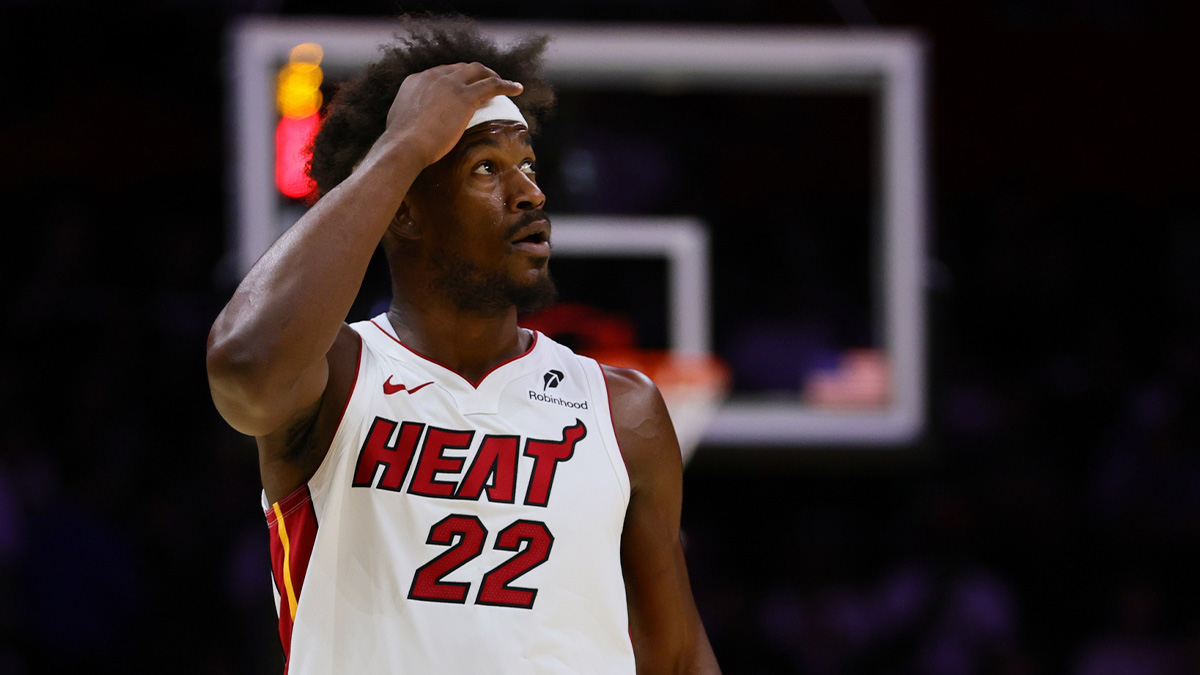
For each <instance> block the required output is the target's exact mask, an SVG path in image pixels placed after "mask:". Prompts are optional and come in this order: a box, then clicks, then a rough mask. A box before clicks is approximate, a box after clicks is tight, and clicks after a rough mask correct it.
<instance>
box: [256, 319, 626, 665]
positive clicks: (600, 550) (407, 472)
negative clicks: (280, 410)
mask: <svg viewBox="0 0 1200 675" xmlns="http://www.w3.org/2000/svg"><path fill="white" fill-rule="evenodd" d="M351 328H353V329H354V330H355V331H356V332H357V333H358V334H359V336H360V337H361V339H362V347H361V352H360V357H359V364H358V374H357V379H356V381H355V383H354V385H353V387H352V389H351V393H350V396H349V399H348V400H347V402H346V409H345V412H344V413H343V415H342V419H341V422H340V424H339V426H338V429H337V432H336V434H335V435H334V439H333V444H332V446H331V447H330V449H329V453H328V455H327V456H326V457H325V459H324V461H323V463H322V464H321V466H320V468H319V469H318V470H317V472H316V474H315V475H314V476H313V478H312V480H310V481H309V482H308V484H307V485H305V486H302V487H301V488H300V489H298V490H297V491H296V492H294V493H292V494H291V495H289V496H288V497H287V498H285V499H283V500H281V501H280V502H278V503H276V504H272V505H270V506H269V507H267V508H266V511H267V521H268V524H269V525H270V527H271V539H272V567H273V569H274V572H275V584H276V597H277V599H278V607H279V614H280V636H281V638H282V640H283V646H284V651H285V653H286V655H287V663H288V668H287V672H288V673H290V675H310V674H317V673H320V674H323V675H327V674H333V673H355V674H362V675H368V674H379V675H383V674H387V675H398V674H401V673H419V674H422V675H428V674H431V673H488V674H496V673H520V674H522V675H525V674H529V673H572V674H578V673H604V674H606V675H607V674H610V673H633V672H634V661H633V648H632V645H631V643H630V637H629V632H628V631H629V627H628V617H627V613H626V605H625V587H624V582H623V579H622V575H621V561H620V543H621V529H622V525H623V523H624V518H625V509H626V506H627V505H628V503H629V478H628V474H627V473H626V469H625V465H624V462H623V460H622V458H621V455H620V452H619V450H618V448H617V441H616V435H615V431H614V430H613V424H612V417H611V414H610V412H609V405H608V392H607V388H606V385H605V382H604V376H603V373H602V372H601V370H600V367H599V365H598V364H597V363H596V362H595V361H593V360H591V359H588V358H586V357H582V356H578V355H576V354H574V353H573V352H572V351H570V350H569V349H567V348H566V347H564V346H562V345H560V344H558V343H556V342H554V341H553V340H551V339H549V338H547V337H546V336H544V335H541V334H540V333H535V334H534V339H533V345H532V346H531V347H530V349H529V350H528V351H527V352H526V353H524V354H523V355H521V356H519V357H517V358H515V359H513V360H510V361H508V362H506V363H503V364H501V365H500V366H498V367H496V368H495V369H494V370H492V371H491V372H489V373H488V374H487V375H486V376H485V377H484V378H483V380H481V381H480V382H477V383H472V382H468V381H467V380H466V379H464V378H463V377H461V376H460V375H458V374H457V373H455V372H454V371H451V370H449V369H448V368H446V367H444V366H442V365H440V364H438V363H435V362H433V361H430V360H428V359H426V358H424V357H422V356H420V355H419V354H416V353H415V352H413V351H411V350H410V349H408V348H407V347H405V346H404V345H403V344H401V343H400V341H399V340H397V339H396V337H395V334H394V333H393V332H392V329H391V326H390V324H389V323H388V320H387V317H386V315H381V316H379V317H376V318H375V319H373V320H372V321H364V322H360V323H356V324H354V325H353V326H351ZM264 506H265V498H264Z"/></svg>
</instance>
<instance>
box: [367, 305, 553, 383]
mask: <svg viewBox="0 0 1200 675" xmlns="http://www.w3.org/2000/svg"><path fill="white" fill-rule="evenodd" d="M371 325H373V326H375V327H376V328H378V329H379V331H380V332H381V333H383V334H384V335H386V336H388V337H389V338H391V340H392V342H395V343H396V344H398V345H400V346H401V347H404V348H405V349H407V350H408V351H410V352H412V353H413V354H414V355H415V356H417V357H419V358H421V359H422V360H425V361H428V362H430V363H432V364H434V365H435V366H440V367H442V368H445V369H446V370H448V371H450V372H451V373H454V374H455V375H457V376H458V377H459V378H460V379H461V380H462V381H463V382H466V383H467V384H469V385H471V387H472V388H473V389H478V388H479V385H481V384H483V381H484V380H486V379H487V377H488V375H491V374H492V373H494V372H496V371H497V370H499V369H500V368H503V367H504V366H507V365H508V364H510V363H512V362H513V361H516V360H517V359H520V358H524V357H526V356H529V354H530V353H532V352H533V348H534V347H536V346H537V341H538V332H537V331H536V330H532V331H529V332H530V333H533V340H530V342H529V348H528V349H526V350H525V351H523V352H521V353H520V354H517V355H516V356H514V357H512V358H511V359H506V360H504V361H501V362H500V363H497V364H496V365H494V366H492V367H491V369H490V370H488V371H487V372H486V373H484V374H483V377H480V378H479V379H478V380H476V381H474V382H472V381H471V380H468V379H467V378H466V377H464V376H463V374H462V373H460V372H458V371H457V370H455V369H453V368H451V367H450V366H448V365H446V364H444V363H442V362H441V361H438V360H436V359H431V358H429V357H428V356H425V355H424V354H422V353H421V352H419V351H417V350H415V349H413V348H412V347H409V346H408V345H406V344H404V343H403V342H401V341H400V340H399V339H398V338H397V337H396V336H395V335H392V333H391V331H389V330H388V329H386V328H384V327H383V326H380V325H379V324H377V323H375V319H371Z"/></svg>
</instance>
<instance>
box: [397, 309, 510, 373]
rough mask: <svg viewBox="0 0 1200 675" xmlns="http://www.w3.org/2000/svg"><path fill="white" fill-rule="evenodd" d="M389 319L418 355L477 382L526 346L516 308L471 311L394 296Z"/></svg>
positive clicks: (403, 339)
mask: <svg viewBox="0 0 1200 675" xmlns="http://www.w3.org/2000/svg"><path fill="white" fill-rule="evenodd" d="M388 320H389V321H391V324H392V328H394V329H395V331H396V335H397V336H398V337H399V338H400V341H401V342H403V343H404V344H405V345H407V346H408V347H409V348H411V349H413V350H415V351H416V352H417V353H419V354H421V355H422V356H425V357H426V358H429V359H431V360H433V361H437V362H438V363H440V364H442V365H444V366H446V367H447V368H450V369H451V370H453V371H454V372H456V373H458V374H459V375H462V376H463V377H464V378H466V379H467V380H468V381H470V382H474V383H478V382H479V381H480V380H482V379H483V377H484V376H485V375H487V373H488V372H490V371H491V370H492V369H493V368H495V367H496V366H498V365H500V364H501V363H504V362H505V361H508V360H509V359H512V358H515V357H517V356H519V355H520V354H522V353H523V352H524V351H525V350H527V349H529V344H530V341H531V339H532V338H531V336H530V335H529V333H527V332H525V331H522V330H521V329H520V327H519V326H518V325H517V310H516V308H515V307H510V308H508V309H506V310H501V311H499V312H494V313H471V312H464V311H462V310H460V309H457V308H453V307H448V306H445V305H444V304H440V303H434V304H427V305H418V304H416V303H413V302H411V301H408V300H405V299H402V298H401V297H400V296H394V297H393V299H392V304H391V307H390V308H389V309H388Z"/></svg>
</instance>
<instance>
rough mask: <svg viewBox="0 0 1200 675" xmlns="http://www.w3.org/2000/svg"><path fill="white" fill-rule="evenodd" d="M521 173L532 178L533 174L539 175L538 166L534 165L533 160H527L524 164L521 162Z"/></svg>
mask: <svg viewBox="0 0 1200 675" xmlns="http://www.w3.org/2000/svg"><path fill="white" fill-rule="evenodd" d="M521 172H522V173H527V174H529V175H531V176H532V175H533V174H536V173H537V166H535V165H534V163H533V160H532V159H527V160H525V161H524V162H521Z"/></svg>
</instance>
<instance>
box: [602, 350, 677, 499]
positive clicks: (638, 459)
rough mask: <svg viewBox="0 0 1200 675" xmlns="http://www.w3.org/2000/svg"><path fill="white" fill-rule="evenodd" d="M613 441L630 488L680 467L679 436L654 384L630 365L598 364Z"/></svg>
mask: <svg viewBox="0 0 1200 675" xmlns="http://www.w3.org/2000/svg"><path fill="white" fill-rule="evenodd" d="M601 369H602V370H603V372H604V380H605V383H606V384H607V386H608V393H609V406H610V408H611V409H612V419H613V427H614V429H615V430H616V433H617V444H618V445H619V446H620V448H621V454H622V455H624V457H625V464H626V467H627V468H628V470H629V478H630V481H631V482H632V483H633V487H634V489H635V490H636V489H638V487H639V486H641V485H642V484H643V483H644V482H645V481H646V480H647V479H652V478H653V477H654V476H658V475H660V474H661V473H662V472H664V471H665V472H667V473H675V472H680V471H682V459H681V457H680V452H679V439H678V438H677V437H676V435H675V427H674V425H672V424H671V415H670V413H669V412H667V404H666V402H665V401H664V400H663V397H662V393H660V392H659V390H658V387H657V386H655V384H654V382H653V381H652V380H651V379H650V378H649V377H647V376H646V375H645V374H643V373H641V372H639V371H637V370H633V369H630V368H618V367H615V366H606V365H602V366H601Z"/></svg>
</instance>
